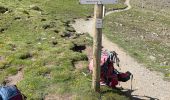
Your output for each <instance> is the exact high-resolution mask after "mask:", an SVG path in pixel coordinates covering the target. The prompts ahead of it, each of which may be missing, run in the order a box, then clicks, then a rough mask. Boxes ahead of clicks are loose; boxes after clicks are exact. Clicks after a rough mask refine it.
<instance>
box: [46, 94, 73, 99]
mask: <svg viewBox="0 0 170 100" xmlns="http://www.w3.org/2000/svg"><path fill="white" fill-rule="evenodd" d="M72 98H73V96H72V95H69V94H65V95H57V94H49V95H47V96H46V97H45V99H44V100H72Z"/></svg>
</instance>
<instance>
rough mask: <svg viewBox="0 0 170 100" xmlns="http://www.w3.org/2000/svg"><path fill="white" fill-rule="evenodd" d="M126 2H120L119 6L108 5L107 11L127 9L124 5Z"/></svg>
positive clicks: (119, 0) (121, 0)
mask: <svg viewBox="0 0 170 100" xmlns="http://www.w3.org/2000/svg"><path fill="white" fill-rule="evenodd" d="M124 2H125V0H118V3H117V4H114V5H113V4H108V5H105V6H106V11H112V10H118V9H125V8H126V7H127V5H125V4H124Z"/></svg>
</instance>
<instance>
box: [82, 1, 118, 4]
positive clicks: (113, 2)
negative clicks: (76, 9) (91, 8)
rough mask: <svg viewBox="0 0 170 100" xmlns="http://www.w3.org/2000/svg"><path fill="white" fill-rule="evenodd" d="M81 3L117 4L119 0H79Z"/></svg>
mask: <svg viewBox="0 0 170 100" xmlns="http://www.w3.org/2000/svg"><path fill="white" fill-rule="evenodd" d="M79 2H80V4H115V3H118V0H79Z"/></svg>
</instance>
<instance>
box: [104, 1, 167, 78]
mask: <svg viewBox="0 0 170 100" xmlns="http://www.w3.org/2000/svg"><path fill="white" fill-rule="evenodd" d="M152 1H153V0H147V1H144V4H145V5H144V7H143V8H142V7H141V1H138V0H132V1H131V4H132V7H133V8H132V9H131V10H129V11H125V12H120V13H114V14H112V15H110V16H107V17H106V19H105V20H106V21H105V22H108V23H105V26H104V27H105V29H104V32H105V33H106V35H107V36H108V38H109V39H111V40H112V41H113V42H115V43H117V44H119V45H120V46H121V47H123V48H124V49H125V50H127V51H128V52H129V53H130V54H131V55H132V56H133V57H135V58H137V59H138V61H139V62H141V63H144V64H145V65H146V66H148V67H149V68H150V69H154V70H157V71H161V72H163V73H165V76H166V78H168V77H169V76H170V44H169V43H170V37H169V36H170V34H169V33H170V29H169V27H170V21H169V18H170V13H169V12H168V11H169V9H170V7H168V6H165V5H164V4H163V2H161V3H157V5H158V4H160V5H159V6H155V5H154V3H153V5H152ZM164 2H168V0H167V1H166V0H164ZM161 4H162V5H161ZM165 4H166V3H165ZM160 7H161V9H159V8H160ZM157 10H159V11H157ZM163 11H166V13H164V12H163Z"/></svg>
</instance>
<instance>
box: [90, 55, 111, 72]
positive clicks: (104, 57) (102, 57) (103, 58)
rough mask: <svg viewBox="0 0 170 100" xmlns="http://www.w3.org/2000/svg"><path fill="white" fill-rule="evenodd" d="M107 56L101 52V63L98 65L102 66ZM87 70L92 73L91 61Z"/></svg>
mask: <svg viewBox="0 0 170 100" xmlns="http://www.w3.org/2000/svg"><path fill="white" fill-rule="evenodd" d="M107 57H108V54H107V53H106V52H103V53H102V55H101V61H100V65H101V66H102V65H103V64H104V62H105V61H106V60H107ZM89 70H90V71H91V72H92V71H93V59H92V60H91V61H90V64H89Z"/></svg>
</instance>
